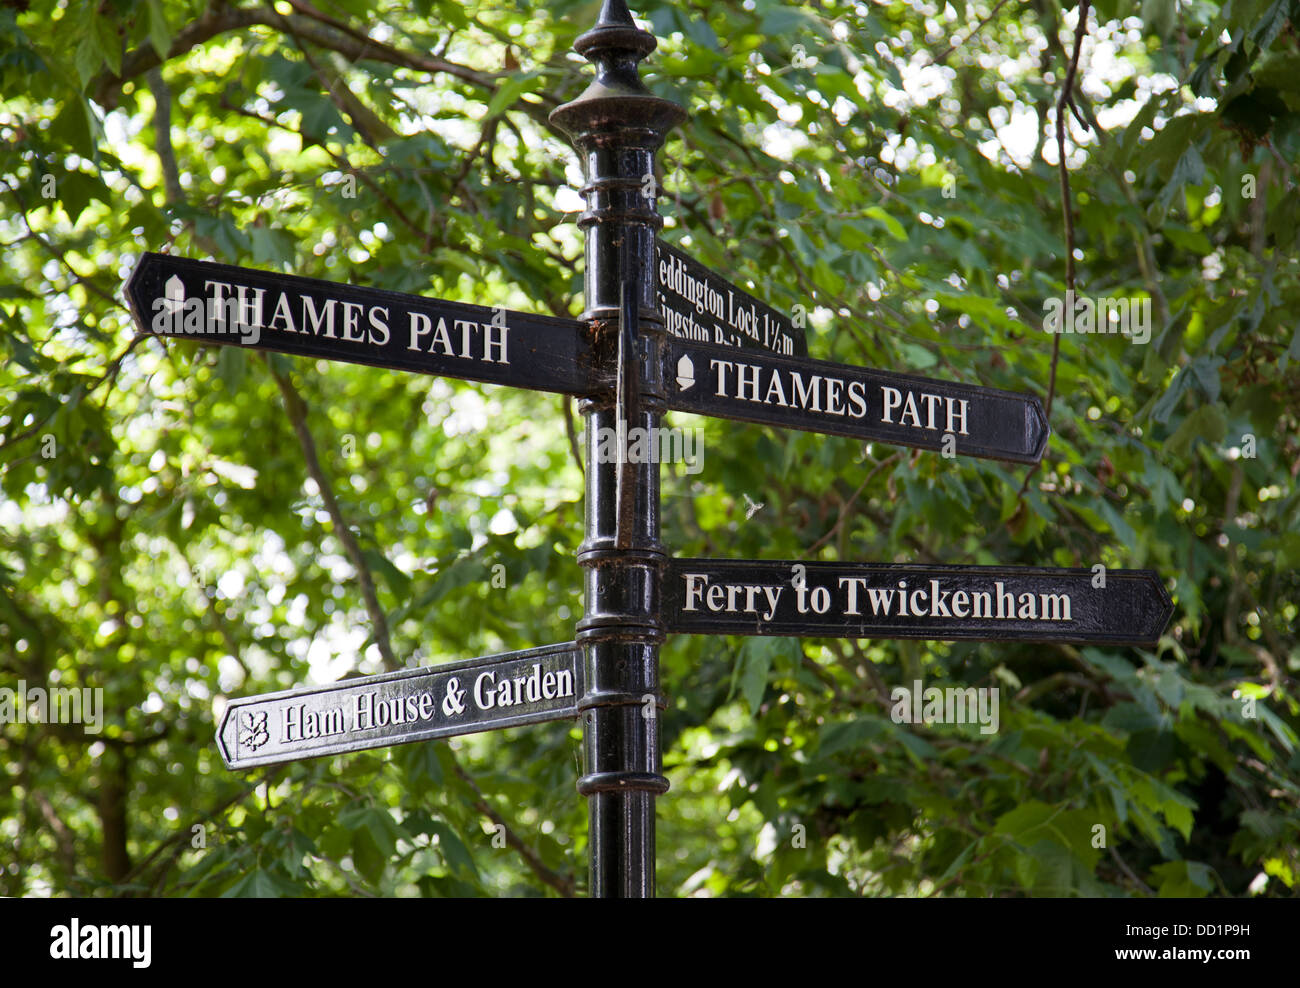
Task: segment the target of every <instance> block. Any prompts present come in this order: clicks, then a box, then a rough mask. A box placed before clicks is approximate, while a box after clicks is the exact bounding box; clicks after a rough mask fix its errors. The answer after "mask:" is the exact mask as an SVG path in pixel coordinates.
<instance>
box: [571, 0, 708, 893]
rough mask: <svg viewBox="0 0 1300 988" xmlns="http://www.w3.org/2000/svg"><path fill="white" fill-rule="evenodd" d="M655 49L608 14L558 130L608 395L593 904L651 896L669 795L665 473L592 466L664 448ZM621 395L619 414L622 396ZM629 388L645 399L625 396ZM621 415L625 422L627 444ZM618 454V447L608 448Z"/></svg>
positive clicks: (591, 801)
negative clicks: (625, 447) (651, 70)
mask: <svg viewBox="0 0 1300 988" xmlns="http://www.w3.org/2000/svg"><path fill="white" fill-rule="evenodd" d="M655 46H656V42H655V39H654V36H653V35H651V34H649V33H647V32H645V31H642V30H641V29H640V28H638V27H637V26H636V23H635V22H634V21H633V20H632V15H631V13H629V11H628V9H627V4H626V3H625V2H624V0H605V4H604V6H603V7H602V8H601V11H600V17H599V19H598V20H597V22H596V26H595V27H594V28H592V29H591V30H590V31H588V32H587V33H586V34H584V35H582V36H581V37H579V38H578V39H577V41H576V42H575V43H574V50H575V51H577V52H578V53H579V54H580V55H583V56H584V57H586V58H587V60H588V61H590V62H591V63H593V65H594V66H595V68H596V78H595V80H594V81H593V82H592V83H591V85H590V86H588V87H587V90H586V91H585V92H584V93H583V94H582V95H581V96H579V97H578V98H577V99H575V100H573V101H572V102H570V103H566V104H564V105H563V106H561V107H558V108H557V109H556V110H555V111H554V112H553V113H552V114H551V120H552V122H553V123H555V124H556V125H557V126H558V127H560V128H561V129H562V130H564V132H565V133H567V134H568V135H569V138H570V140H571V141H572V142H573V145H574V147H575V148H576V149H577V150H578V152H579V153H580V154H581V155H582V157H583V165H584V169H585V173H586V177H587V184H586V185H585V186H584V187H583V190H582V192H583V195H584V197H585V198H586V206H587V208H586V210H585V211H584V212H583V214H582V217H581V219H580V220H579V221H578V223H579V225H580V226H581V227H582V228H583V230H584V232H585V234H586V280H585V284H584V292H585V301H586V310H585V311H584V312H583V314H582V318H583V320H584V321H585V322H586V323H587V325H588V329H589V332H590V333H591V338H592V341H593V359H594V361H595V370H596V374H597V379H598V380H599V382H600V389H599V392H598V393H596V394H594V395H592V396H590V397H588V398H586V399H583V401H582V404H581V409H582V415H583V418H584V420H585V423H586V482H587V491H586V537H585V539H584V541H583V544H582V548H581V549H580V550H579V552H578V563H579V565H581V566H582V567H584V569H585V576H586V579H585V585H586V586H585V589H586V612H585V614H584V615H583V617H582V620H581V621H579V622H578V631H577V641H578V642H579V643H580V644H581V645H582V647H583V655H584V660H585V662H586V671H587V692H586V694H585V695H584V696H583V697H582V699H581V701H580V702H579V704H578V708H579V710H581V711H582V734H583V754H584V761H585V764H584V774H583V775H582V777H581V778H580V779H579V780H578V792H580V793H582V794H583V795H584V796H586V797H587V813H588V822H589V830H588V843H589V850H590V862H591V885H590V892H591V895H592V896H595V897H598V898H649V897H652V896H653V895H654V893H655V802H654V801H655V797H656V796H658V795H659V794H660V793H663V792H667V790H668V780H667V779H666V778H664V776H663V775H662V774H661V772H660V769H661V756H660V750H659V716H658V715H659V711H660V710H662V709H663V699H662V697H661V696H660V695H659V643H660V642H662V641H663V638H664V626H663V622H662V620H661V618H660V611H659V607H660V582H661V570H662V567H663V564H664V562H665V559H666V555H665V553H664V549H663V545H662V544H661V543H660V541H659V465H658V463H657V462H649V463H644V462H643V463H635V464H623V463H619V462H618V460H619V458H620V457H606V459H609V460H611V462H605V463H601V462H597V460H598V457H597V452H598V450H600V449H601V448H602V443H601V437H606V436H618V437H619V439H620V440H621V439H622V438H623V437H624V435H625V434H626V431H627V430H630V429H636V428H643V429H647V430H651V431H649V432H647V433H646V435H647V436H654V435H657V433H656V432H654V431H653V430H655V429H657V428H658V426H659V423H660V421H661V419H662V417H663V410H664V402H665V393H664V384H663V368H662V363H663V360H662V351H663V338H664V324H663V318H662V317H661V316H660V315H659V312H658V307H657V305H656V280H655V270H654V262H655V235H656V233H657V232H658V230H659V228H660V227H661V226H662V225H663V220H662V219H661V218H660V216H659V211H658V203H657V199H656V197H657V195H658V191H659V184H658V180H657V177H656V175H655V170H654V165H655V154H656V152H657V151H658V149H659V148H660V147H661V146H662V145H663V142H664V137H665V135H666V134H667V132H668V130H669V129H671V128H672V127H673V126H674V125H675V124H677V123H679V122H681V121H682V120H683V119H684V118H685V113H684V112H683V111H682V109H681V108H680V107H679V106H677V104H675V103H672V102H670V101H669V100H665V99H660V98H658V97H656V96H653V95H651V94H650V92H649V91H648V90H647V89H646V88H645V86H644V84H643V83H642V82H641V79H640V76H639V74H638V69H637V66H638V63H639V62H640V61H641V60H642V59H643V58H645V57H646V56H647V55H648V54H650V52H652V51H653V50H654V49H655ZM647 176H648V178H647ZM624 298H626V299H627V308H628V309H629V310H630V311H629V318H631V319H632V321H633V322H634V323H635V325H633V326H630V327H629V326H627V325H625V320H624V319H622V318H621V316H620V310H621V308H622V306H621V305H620V302H621V301H622V300H623V299H624ZM632 313H635V316H634V317H632ZM629 334H631V335H630V337H629ZM620 340H622V341H623V351H624V354H625V356H626V357H627V358H628V359H630V360H631V361H635V362H636V363H637V364H639V367H636V366H632V367H623V368H622V371H623V373H622V374H620V366H619V353H620ZM620 381H622V382H624V383H625V387H624V388H623V389H621V391H622V392H624V394H623V397H624V400H622V401H620V400H618V397H617V396H616V394H615V392H616V390H619V389H616V384H617V383H618V382H620ZM627 382H631V383H632V385H633V386H634V387H633V388H632V389H631V390H632V393H631V394H630V396H629V395H628V394H626V392H627V391H628V390H629V389H628V387H627V386H626V384H627ZM622 415H627V416H628V417H627V419H626V420H625V421H626V426H625V428H623V429H620V428H619V418H620V416H622ZM610 445H611V444H610V443H609V441H608V440H607V441H606V442H605V443H604V448H605V449H608V448H609V447H610ZM620 448H622V447H621V446H620ZM620 475H621V482H620ZM620 494H622V495H623V496H622V498H620ZM620 501H622V504H623V508H622V510H620V507H619V505H620ZM620 528H621V530H620Z"/></svg>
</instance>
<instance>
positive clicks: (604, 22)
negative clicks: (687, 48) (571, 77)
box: [551, 0, 686, 148]
mask: <svg viewBox="0 0 1300 988" xmlns="http://www.w3.org/2000/svg"><path fill="white" fill-rule="evenodd" d="M656 47H658V42H657V41H656V40H655V37H654V35H653V34H650V33H649V32H648V31H643V30H641V28H639V27H637V26H636V22H635V21H634V20H632V14H631V12H630V11H629V10H628V8H627V4H626V3H625V2H624V0H605V3H604V5H603V6H602V7H601V10H600V17H599V18H597V20H596V26H595V27H593V28H592V29H591V30H590V31H588V32H586V33H585V34H583V35H581V36H579V38H578V39H577V41H575V42H574V43H573V50H574V51H576V52H577V53H578V54H579V55H582V56H583V57H584V58H586V59H587V61H589V62H591V63H592V64H593V65H594V66H595V67H596V77H595V78H594V79H593V80H592V81H591V84H590V85H589V86H587V88H586V90H585V91H584V92H583V94H582V95H581V96H579V97H578V98H577V99H575V100H571V101H570V102H568V103H565V104H564V105H563V106H558V107H556V108H555V110H553V111H552V112H551V122H552V123H554V124H555V125H556V126H557V127H559V128H560V129H561V130H563V131H564V132H565V133H566V134H568V135H569V138H570V140H572V141H573V143H574V144H575V145H576V146H578V147H579V148H582V147H584V146H585V145H587V144H590V143H598V142H599V141H600V139H601V138H602V137H608V136H613V135H615V134H619V135H623V138H624V141H625V142H627V138H628V137H634V135H636V134H637V132H640V134H641V137H642V140H635V139H633V140H632V141H630V142H628V143H632V144H641V145H642V146H650V147H658V146H659V145H660V144H662V143H663V140H664V136H665V135H666V134H667V132H668V131H669V130H670V129H671V128H672V127H673V126H675V125H676V124H678V123H681V122H682V121H683V120H684V119H686V111H685V110H683V109H682V108H681V107H680V106H678V105H677V104H676V103H674V102H672V100H666V99H662V98H660V97H658V96H655V95H654V94H653V93H651V92H650V91H649V90H648V89H646V87H645V83H643V82H642V81H641V76H640V73H639V71H638V65H639V63H640V62H641V60H642V59H643V58H645V57H646V56H647V55H649V54H650V53H651V52H652V51H654V50H655V48H656ZM647 139H648V140H647Z"/></svg>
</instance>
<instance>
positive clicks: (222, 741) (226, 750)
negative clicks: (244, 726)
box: [217, 703, 237, 769]
mask: <svg viewBox="0 0 1300 988" xmlns="http://www.w3.org/2000/svg"><path fill="white" fill-rule="evenodd" d="M234 714H235V708H234V706H232V705H231V704H229V703H227V704H226V710H225V712H224V713H223V714H222V715H221V723H220V724H218V725H217V751H218V752H220V753H221V760H222V761H223V762H225V763H226V768H228V769H233V768H234V767H235V763H234V761H233V760H232V758H231V755H232V754H233V753H232V752H231V750H230V748H231V745H232V744H233V743H237V740H236V739H231V738H228V737H227V730H228V729H229V728H230V727H231V726H232V725H231V717H233V716H234Z"/></svg>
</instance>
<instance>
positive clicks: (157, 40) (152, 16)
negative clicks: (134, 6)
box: [149, 0, 172, 59]
mask: <svg viewBox="0 0 1300 988" xmlns="http://www.w3.org/2000/svg"><path fill="white" fill-rule="evenodd" d="M149 43H150V44H152V45H153V50H154V51H156V52H157V53H158V55H159V57H160V58H163V59H166V58H167V53H168V52H170V51H171V47H172V32H171V28H169V27H168V26H167V17H166V15H165V14H164V13H163V5H162V0H149Z"/></svg>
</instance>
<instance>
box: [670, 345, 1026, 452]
mask: <svg viewBox="0 0 1300 988" xmlns="http://www.w3.org/2000/svg"><path fill="white" fill-rule="evenodd" d="M665 349H666V352H667V357H666V361H667V365H666V368H665V375H666V379H667V380H668V381H669V388H668V407H669V408H671V409H674V410H676V411H681V412H695V413H696V414H699V415H712V416H715V417H719V418H727V419H738V420H740V421H743V422H759V423H762V424H765V425H776V426H781V427H784V428H788V429H801V430H804V431H806V432H821V433H826V434H829V435H836V436H850V437H853V438H855V439H865V440H870V441H878V442H885V443H897V444H898V445H902V446H914V447H916V448H918V449H932V450H944V449H945V446H946V445H947V446H948V447H951V448H952V450H953V451H954V452H955V453H957V454H960V455H963V456H978V457H984V458H987V459H997V460H1011V461H1014V462H1018V463H1037V462H1038V461H1039V460H1040V459H1042V456H1043V451H1044V449H1045V448H1046V446H1047V437H1048V433H1049V431H1050V430H1049V429H1048V425H1047V416H1046V415H1045V414H1044V413H1043V406H1042V403H1041V402H1040V401H1039V400H1038V398H1037V397H1036V396H1034V395H1025V394H1017V393H1016V392H1013V391H1001V390H998V389H995V388H984V387H977V386H975V385H970V384H955V383H952V382H948V381H934V380H930V379H928V378H924V377H916V376H913V375H910V374H894V373H890V372H886V371H879V370H870V369H868V368H865V367H854V366H851V365H849V364H837V363H833V362H831V361H826V360H811V359H809V358H807V357H782V356H777V355H774V354H769V353H761V352H758V351H753V350H747V351H737V350H733V349H728V348H727V347H720V346H713V345H710V344H707V343H690V342H686V341H683V340H669V341H668V346H667V347H666V348H665ZM949 436H950V437H951V439H948V438H947V437H949Z"/></svg>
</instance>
